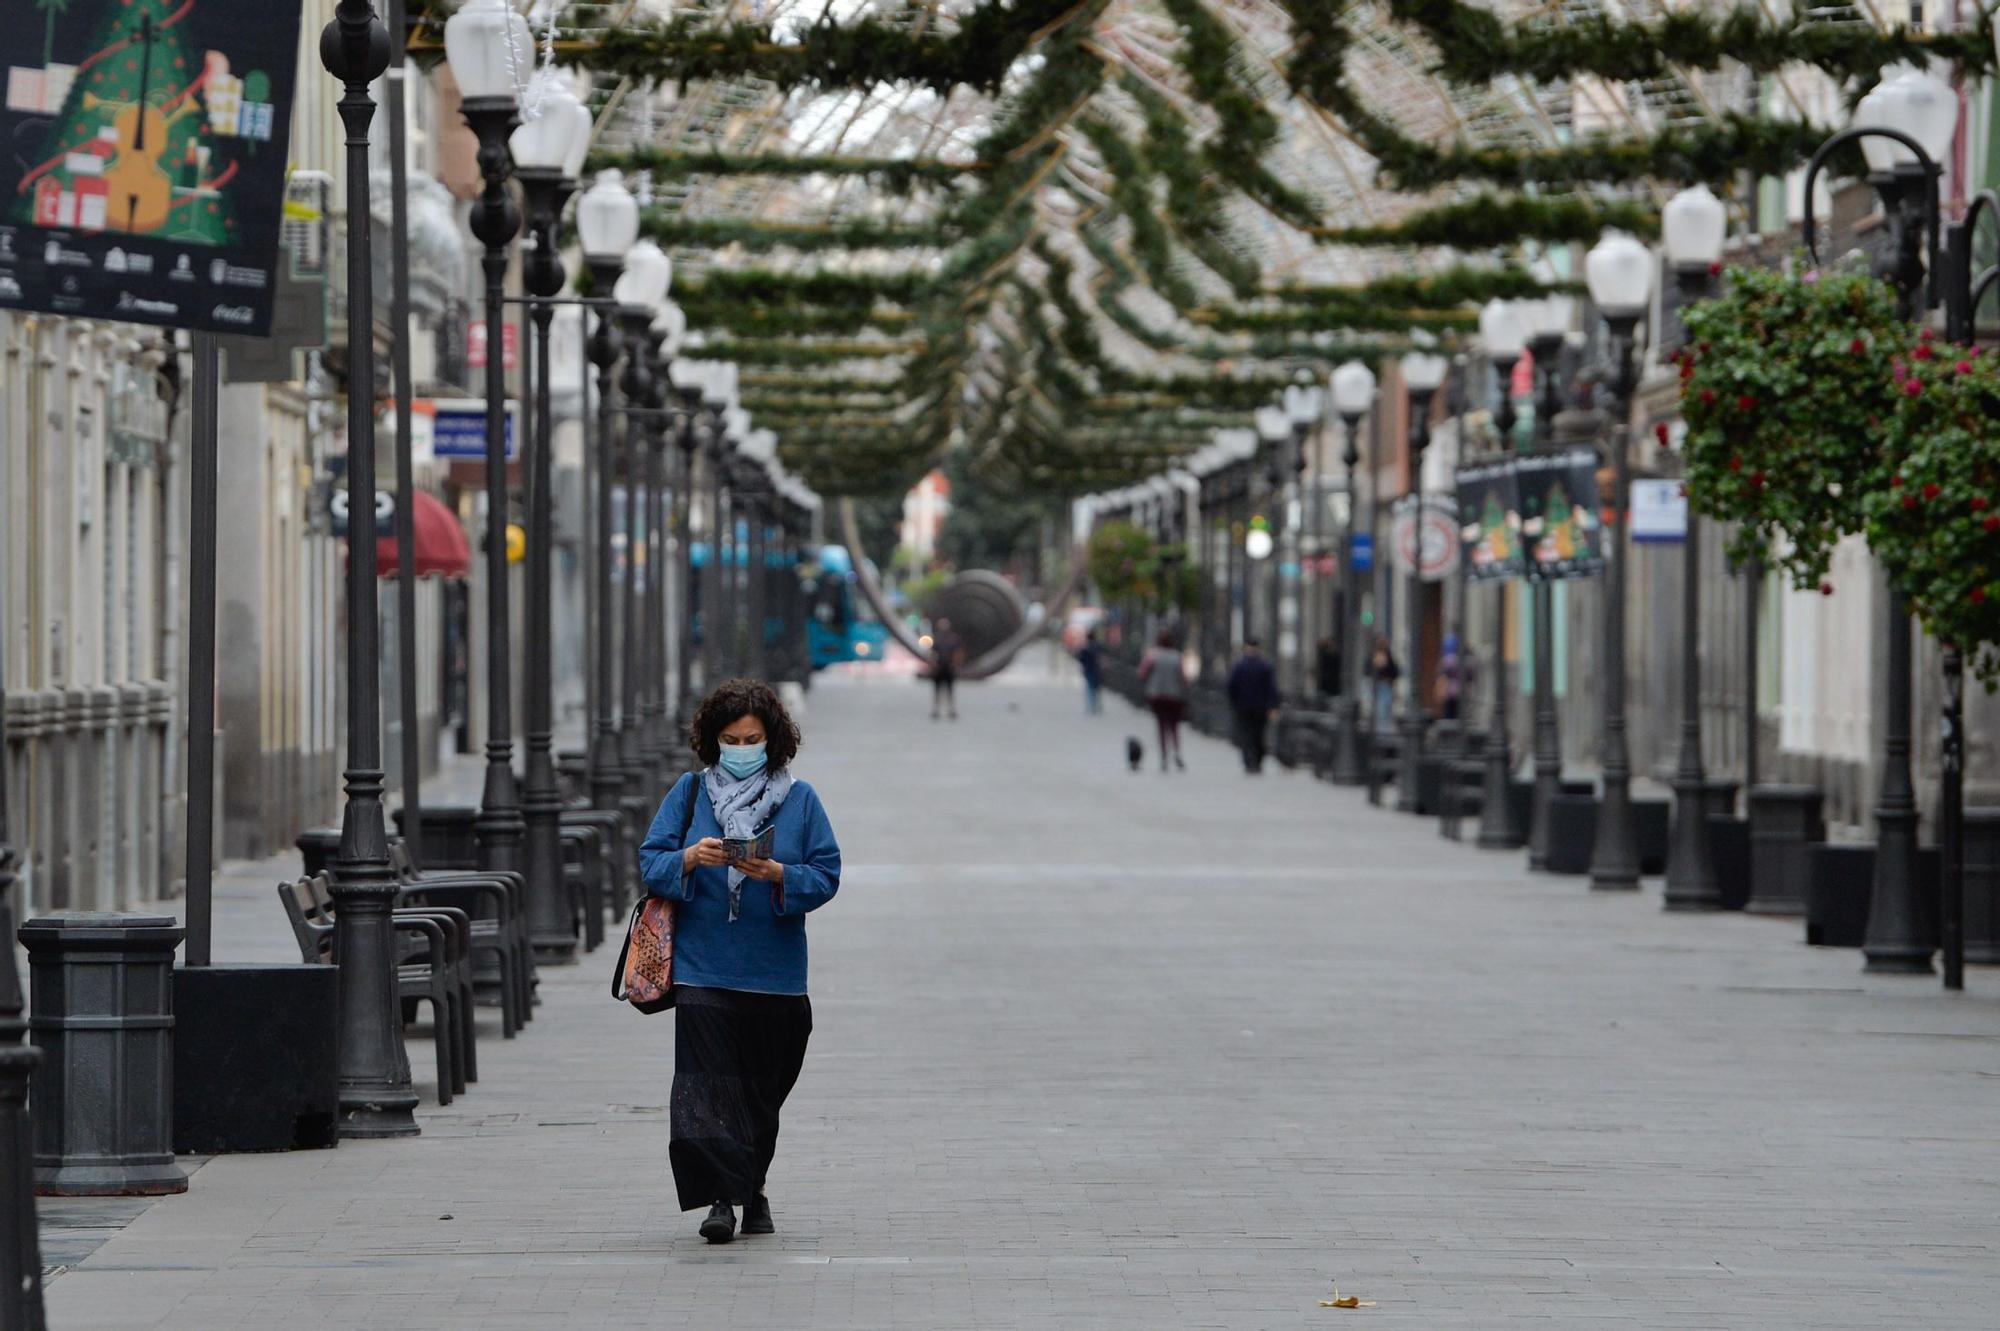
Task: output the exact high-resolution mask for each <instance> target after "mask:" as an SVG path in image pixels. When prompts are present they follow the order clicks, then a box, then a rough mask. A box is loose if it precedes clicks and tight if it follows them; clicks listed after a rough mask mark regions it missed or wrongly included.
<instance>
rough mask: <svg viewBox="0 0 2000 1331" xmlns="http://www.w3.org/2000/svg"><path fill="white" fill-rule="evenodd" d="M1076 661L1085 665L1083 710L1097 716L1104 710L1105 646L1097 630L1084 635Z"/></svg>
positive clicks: (1077, 650) (1077, 651)
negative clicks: (1098, 636)
mask: <svg viewBox="0 0 2000 1331" xmlns="http://www.w3.org/2000/svg"><path fill="white" fill-rule="evenodd" d="M1076 663H1077V664H1078V665H1079V666H1082V667H1083V710H1084V712H1085V714H1086V715H1089V716H1096V715H1097V714H1098V713H1099V712H1101V711H1103V710H1104V647H1103V646H1102V644H1100V643H1099V642H1098V641H1097V630H1096V629H1092V630H1090V631H1089V632H1088V633H1086V634H1084V635H1083V646H1081V647H1079V648H1077V649H1076Z"/></svg>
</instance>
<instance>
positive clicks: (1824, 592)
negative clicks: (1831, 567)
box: [1819, 582, 1833, 596]
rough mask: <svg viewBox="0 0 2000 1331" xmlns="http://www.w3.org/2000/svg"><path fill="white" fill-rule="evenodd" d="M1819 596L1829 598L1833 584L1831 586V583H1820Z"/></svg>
mask: <svg viewBox="0 0 2000 1331" xmlns="http://www.w3.org/2000/svg"><path fill="white" fill-rule="evenodd" d="M1819 594H1820V595H1821V596H1831V595H1833V584H1832V583H1830V582H1822V583H1821V584H1820V585H1819Z"/></svg>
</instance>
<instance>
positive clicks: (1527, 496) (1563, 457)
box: [1514, 444, 1605, 579]
mask: <svg viewBox="0 0 2000 1331" xmlns="http://www.w3.org/2000/svg"><path fill="white" fill-rule="evenodd" d="M1599 465H1600V460H1599V458H1598V456H1597V450H1596V449H1595V448H1593V447H1591V446H1590V445H1589V444H1579V445H1577V446H1575V447H1572V448H1548V449H1538V450H1536V451H1535V452H1532V453H1523V454H1521V455H1520V456H1519V457H1517V458H1516V459H1514V472H1515V476H1516V477H1517V479H1518V482H1519V484H1520V487H1521V535H1522V536H1523V537H1524V538H1525V539H1526V541H1527V543H1528V558H1529V560H1530V562H1531V563H1532V564H1533V566H1534V576H1535V577H1537V578H1545V579H1553V578H1588V577H1595V576H1596V575H1598V574H1599V573H1602V572H1603V571H1604V563H1605V560H1604V519H1603V515H1602V514H1600V513H1599V512H1598V497H1597V496H1598V488H1597V469H1598V467H1599Z"/></svg>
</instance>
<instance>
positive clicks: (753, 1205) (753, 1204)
mask: <svg viewBox="0 0 2000 1331" xmlns="http://www.w3.org/2000/svg"><path fill="white" fill-rule="evenodd" d="M743 1232H744V1233H745V1234H775V1233H777V1232H778V1227H777V1226H776V1225H774V1224H772V1223H771V1199H770V1198H768V1197H766V1196H765V1195H764V1194H763V1193H761V1192H760V1193H758V1194H757V1195H756V1196H755V1197H752V1198H751V1199H750V1200H749V1201H747V1202H745V1203H744V1204H743Z"/></svg>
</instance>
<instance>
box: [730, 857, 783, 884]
mask: <svg viewBox="0 0 2000 1331" xmlns="http://www.w3.org/2000/svg"><path fill="white" fill-rule="evenodd" d="M736 867H737V868H739V869H741V870H742V871H743V876H744V877H746V878H755V879H756V880H757V881H759V882H762V883H775V884H776V885H778V886H779V887H783V886H784V885H785V866H784V865H782V864H780V863H778V862H777V861H776V860H744V861H742V862H741V863H739V864H738V865H737V866H736Z"/></svg>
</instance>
